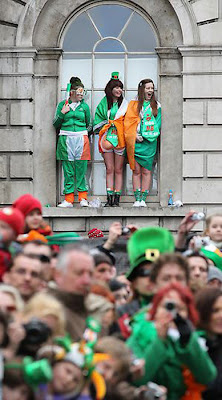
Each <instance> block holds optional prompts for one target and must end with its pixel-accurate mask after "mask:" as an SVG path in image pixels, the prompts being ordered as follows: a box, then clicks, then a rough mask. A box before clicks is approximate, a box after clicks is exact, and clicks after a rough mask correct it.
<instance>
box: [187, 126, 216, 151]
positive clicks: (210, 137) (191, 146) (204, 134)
mask: <svg viewBox="0 0 222 400" xmlns="http://www.w3.org/2000/svg"><path fill="white" fill-rule="evenodd" d="M183 150H184V151H214V150H215V151H220V150H222V135H221V128H217V127H211V128H208V127H203V128H199V127H198V128H184V129H183Z"/></svg>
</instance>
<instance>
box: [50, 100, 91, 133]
mask: <svg viewBox="0 0 222 400" xmlns="http://www.w3.org/2000/svg"><path fill="white" fill-rule="evenodd" d="M64 104H65V100H63V101H61V102H60V103H59V104H58V106H57V109H56V113H55V117H54V119H53V125H54V127H55V128H56V129H61V130H62V131H69V132H80V131H84V130H86V129H87V130H89V128H90V109H89V106H88V104H86V103H85V101H84V100H81V102H80V104H79V105H78V107H77V108H76V109H75V110H74V111H73V110H72V108H71V107H70V110H69V112H67V113H66V114H63V113H62V112H61V110H62V107H63V106H64ZM69 104H72V101H71V100H69Z"/></svg>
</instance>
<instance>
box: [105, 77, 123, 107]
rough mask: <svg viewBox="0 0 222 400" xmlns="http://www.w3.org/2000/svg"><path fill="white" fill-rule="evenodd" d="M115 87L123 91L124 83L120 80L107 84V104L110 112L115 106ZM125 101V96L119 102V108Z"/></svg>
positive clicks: (111, 80)
mask: <svg viewBox="0 0 222 400" xmlns="http://www.w3.org/2000/svg"><path fill="white" fill-rule="evenodd" d="M115 87H120V88H121V89H123V83H122V82H121V81H120V80H119V79H110V81H109V82H108V83H107V85H106V87H105V93H106V98H107V103H108V110H110V109H111V108H112V106H113V95H112V90H113V89H114V88H115ZM122 101H123V95H121V96H120V97H119V98H118V100H117V103H118V107H120V106H121V104H122Z"/></svg>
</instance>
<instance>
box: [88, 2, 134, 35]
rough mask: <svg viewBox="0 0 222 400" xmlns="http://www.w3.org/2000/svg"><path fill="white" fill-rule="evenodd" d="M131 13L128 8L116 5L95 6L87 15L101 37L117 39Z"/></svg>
mask: <svg viewBox="0 0 222 400" xmlns="http://www.w3.org/2000/svg"><path fill="white" fill-rule="evenodd" d="M131 13H132V10H130V9H129V8H127V7H124V6H118V5H103V6H97V7H93V8H92V9H91V10H89V14H90V15H91V17H92V19H93V21H94V22H95V24H96V26H97V28H98V30H99V32H100V33H101V35H102V36H103V37H106V36H114V37H117V36H118V35H119V34H120V32H121V30H122V28H123V27H124V25H125V23H126V21H127V20H128V18H129V16H130V14H131Z"/></svg>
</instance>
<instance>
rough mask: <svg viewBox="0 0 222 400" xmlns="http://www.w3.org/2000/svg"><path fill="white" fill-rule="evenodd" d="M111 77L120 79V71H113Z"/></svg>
mask: <svg viewBox="0 0 222 400" xmlns="http://www.w3.org/2000/svg"><path fill="white" fill-rule="evenodd" d="M111 79H115V80H118V79H119V72H112V74H111Z"/></svg>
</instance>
